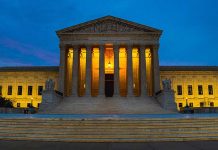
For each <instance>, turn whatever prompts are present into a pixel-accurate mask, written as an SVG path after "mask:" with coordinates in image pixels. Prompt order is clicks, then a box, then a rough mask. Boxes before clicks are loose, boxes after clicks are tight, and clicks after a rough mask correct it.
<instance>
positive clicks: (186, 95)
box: [0, 16, 218, 109]
mask: <svg viewBox="0 0 218 150" xmlns="http://www.w3.org/2000/svg"><path fill="white" fill-rule="evenodd" d="M161 34H162V31H161V30H159V29H155V28H152V27H148V26H145V25H141V24H138V23H134V22H130V21H127V20H124V19H120V18H116V17H113V16H106V17H103V18H99V19H96V20H92V21H88V22H85V23H81V24H78V25H75V26H72V27H68V28H65V29H62V30H59V31H57V35H58V37H59V40H60V65H59V66H54V67H0V95H1V96H3V97H6V98H9V99H11V100H12V101H13V104H14V106H15V107H28V106H29V105H33V106H35V107H38V106H39V104H40V103H41V100H42V97H41V93H42V91H43V89H45V81H46V80H47V79H53V80H54V81H55V89H56V90H57V91H58V92H59V93H62V94H63V97H64V98H69V97H70V98H71V99H72V101H73V100H74V99H77V98H80V97H83V98H87V99H89V98H90V97H91V98H92V99H93V100H94V99H101V98H105V97H110V98H113V97H114V98H119V97H120V98H124V99H125V98H127V99H130V100H131V98H132V99H137V98H139V99H150V100H155V97H156V96H157V94H158V93H160V92H161V91H162V80H164V79H170V80H171V83H172V89H173V90H174V92H175V102H176V104H177V108H178V109H179V107H184V106H185V105H186V104H187V103H188V105H190V106H193V107H215V106H218V92H217V91H216V89H218V84H217V83H218V67H200V66H192V67H190V66H159V59H158V47H159V39H160V36H161ZM64 98H63V101H64Z"/></svg>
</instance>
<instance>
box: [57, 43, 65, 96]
mask: <svg viewBox="0 0 218 150" xmlns="http://www.w3.org/2000/svg"><path fill="white" fill-rule="evenodd" d="M59 47H60V65H59V83H58V91H60V92H61V93H63V94H64V95H65V91H64V86H65V77H66V76H65V67H66V66H65V65H66V46H65V45H64V44H60V45H59Z"/></svg>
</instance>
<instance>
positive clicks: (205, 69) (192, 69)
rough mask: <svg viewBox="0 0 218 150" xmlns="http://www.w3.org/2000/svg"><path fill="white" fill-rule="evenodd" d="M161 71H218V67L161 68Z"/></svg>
mask: <svg viewBox="0 0 218 150" xmlns="http://www.w3.org/2000/svg"><path fill="white" fill-rule="evenodd" d="M160 71H218V66H160Z"/></svg>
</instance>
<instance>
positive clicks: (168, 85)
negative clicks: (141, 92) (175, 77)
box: [162, 79, 171, 91]
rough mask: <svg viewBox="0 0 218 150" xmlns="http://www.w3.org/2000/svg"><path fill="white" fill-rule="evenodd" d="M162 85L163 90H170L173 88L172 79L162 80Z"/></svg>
mask: <svg viewBox="0 0 218 150" xmlns="http://www.w3.org/2000/svg"><path fill="white" fill-rule="evenodd" d="M162 85H163V90H164V91H169V90H171V80H170V79H165V80H163V81H162Z"/></svg>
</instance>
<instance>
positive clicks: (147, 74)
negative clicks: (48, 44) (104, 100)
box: [57, 16, 162, 97]
mask: <svg viewBox="0 0 218 150" xmlns="http://www.w3.org/2000/svg"><path fill="white" fill-rule="evenodd" d="M161 33H162V31H161V30H158V29H154V28H151V27H148V26H144V25H140V24H137V23H133V22H129V21H126V20H123V19H119V18H115V17H112V16H107V17H103V18H100V19H97V20H93V21H89V22H86V23H82V24H79V25H76V26H72V27H69V28H66V29H63V30H59V31H57V35H58V37H59V39H60V66H59V91H60V92H62V93H63V94H64V95H65V96H70V95H74V96H106V97H112V96H118V95H120V96H137V97H139V96H145V95H149V96H153V95H154V94H155V93H156V92H158V91H159V90H160V79H159V78H160V73H159V61H158V46H159V38H160V36H161Z"/></svg>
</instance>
